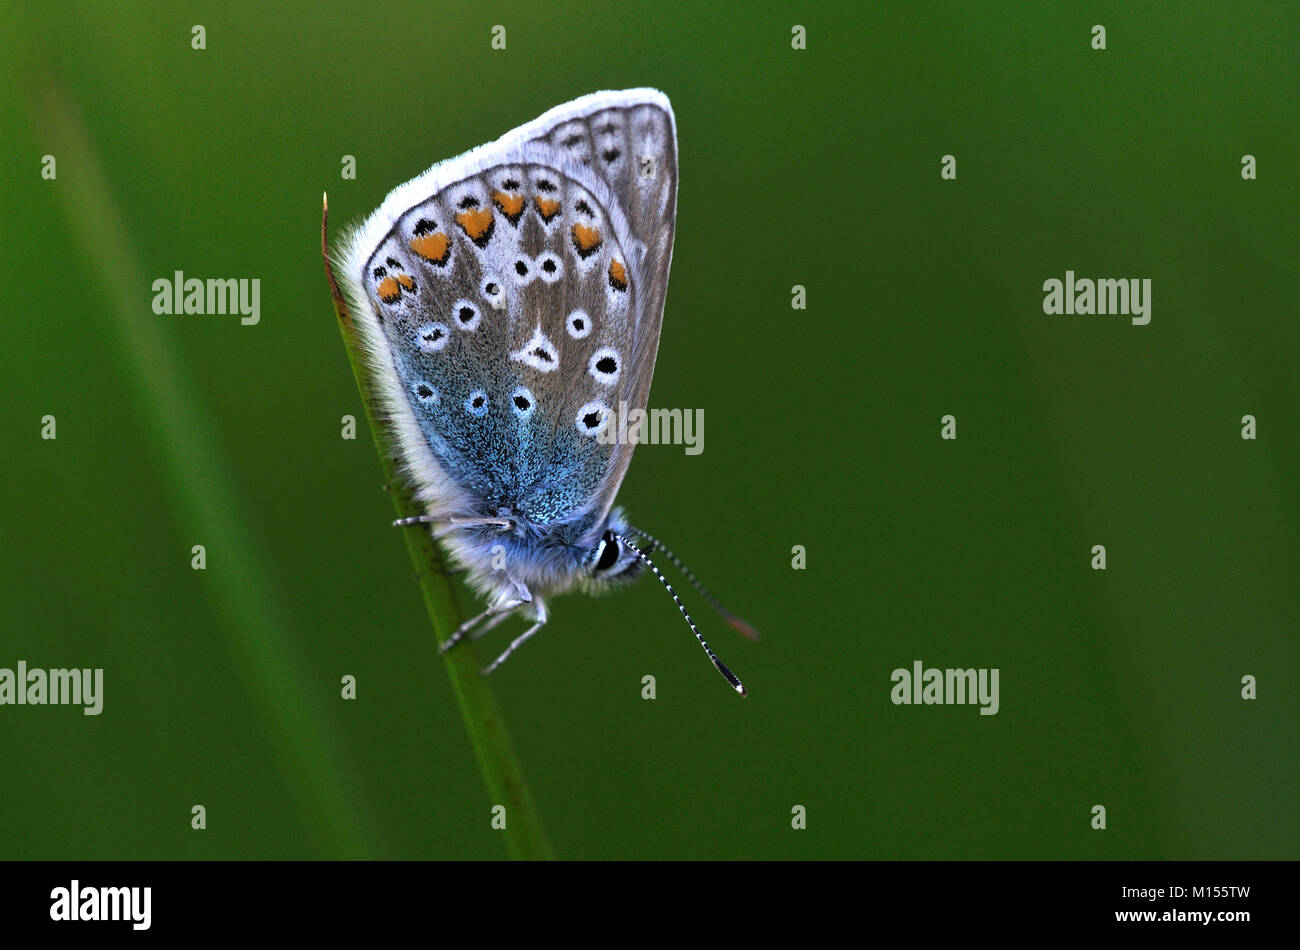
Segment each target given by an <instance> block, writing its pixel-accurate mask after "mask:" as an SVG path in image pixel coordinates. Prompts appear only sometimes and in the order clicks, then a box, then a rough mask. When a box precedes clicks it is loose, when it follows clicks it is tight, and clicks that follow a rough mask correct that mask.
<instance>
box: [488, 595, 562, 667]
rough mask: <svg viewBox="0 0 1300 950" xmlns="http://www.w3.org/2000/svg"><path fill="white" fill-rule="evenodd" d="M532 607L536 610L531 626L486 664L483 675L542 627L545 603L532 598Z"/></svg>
mask: <svg viewBox="0 0 1300 950" xmlns="http://www.w3.org/2000/svg"><path fill="white" fill-rule="evenodd" d="M533 609H534V610H535V611H536V617H537V622H536V623H535V624H533V625H532V626H531V627H529V628H528V629H527V630H525V631H524V632H523V633H521V634H520V635H519V636H517V637H515V638H514V640H512V641H511V642H510V646H508V647H506V648H505V650H504V651H502V653H501V655H500V656H499V657H497V658H496V659H495V660H493V661H492V662H491V663H489V664H488V665H487V667H486V668H485V669H484V670H483V675H484V676H487V675H488V674H489V673H491V672H492V671H493V670H495V669H496V668H497V667H498V666H500V665H501V664H502V663H504V662H505V661H506V658H507V657H509V656H510V654H511V653H514V652H515V650H517V649H519V647H520V645H522V644H523V642H524V641H525V640H527V639H528V638H529V637H531V636H532V635H533V634H534V633H536V632H537V631H538V630H541V629H542V627H543V626H544V625H545V624H546V604H545V603H543V602H542V601H541V600H534V601H533Z"/></svg>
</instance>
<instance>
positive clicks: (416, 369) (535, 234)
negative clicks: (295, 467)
mask: <svg viewBox="0 0 1300 950" xmlns="http://www.w3.org/2000/svg"><path fill="white" fill-rule="evenodd" d="M642 159H644V162H642V161H641V160H642ZM675 200H676V149H675V133H674V130H673V121H672V112H671V109H670V108H669V106H668V104H667V100H666V99H665V98H664V97H663V96H662V95H660V94H659V93H655V92H653V91H652V90H633V91H630V92H624V93H597V94H595V95H593V96H587V97H583V98H582V99H579V100H575V101H574V102H572V103H569V104H567V105H565V106H560V107H558V108H557V109H553V110H551V111H550V112H548V113H547V114H546V115H544V116H542V117H541V118H540V119H538V120H536V121H535V122H532V123H529V124H528V125H526V126H523V127H521V128H519V129H516V130H515V131H514V132H511V133H509V134H507V135H506V136H504V137H503V138H502V139H500V140H498V141H497V142H494V143H492V144H490V145H487V146H483V147H481V148H478V149H475V150H474V151H472V152H469V153H467V154H466V155H463V156H461V157H459V158H457V159H452V160H450V161H448V162H444V163H442V164H440V165H436V166H434V167H433V168H432V169H430V170H429V171H428V172H426V173H425V174H424V175H422V176H420V177H419V178H417V179H414V180H413V181H411V182H407V183H406V184H405V185H402V186H401V187H399V188H398V189H396V190H395V191H394V192H393V193H392V194H391V195H389V197H388V199H386V200H385V202H384V204H383V205H382V206H381V207H380V209H379V210H378V211H377V212H376V213H375V214H374V215H372V216H371V218H370V219H369V220H368V221H366V222H365V223H364V224H363V225H362V226H361V227H360V228H359V229H357V230H356V231H355V232H353V234H352V235H351V236H350V238H349V239H348V242H347V247H346V250H345V252H344V255H343V259H344V264H343V276H344V283H345V285H346V289H347V290H348V292H349V296H350V297H351V302H352V304H353V313H354V314H355V315H356V319H357V326H358V329H359V331H360V336H361V339H362V343H363V348H364V352H365V355H366V358H367V360H368V361H369V363H370V364H371V368H372V370H373V375H374V378H375V379H376V380H377V382H378V388H379V393H378V395H379V399H380V401H381V403H382V408H383V409H384V410H385V412H386V414H387V416H388V418H389V420H390V422H391V424H392V425H393V426H394V429H395V432H396V434H397V437H398V440H399V442H400V444H401V448H402V450H403V456H404V459H403V461H404V463H405V465H406V469H407V474H408V475H409V476H410V477H411V478H412V480H413V482H414V484H415V485H416V486H417V487H418V490H419V494H420V496H421V499H422V501H423V502H424V503H425V504H426V506H427V508H428V510H429V511H430V512H431V513H434V514H438V515H457V514H458V515H468V516H473V515H478V516H498V515H508V516H510V517H516V518H522V519H526V520H527V521H529V522H531V523H533V524H535V525H539V526H550V525H557V524H568V525H575V526H578V529H579V533H582V532H588V533H589V532H590V531H592V530H597V529H598V526H599V523H600V522H601V521H602V520H603V518H604V515H605V514H606V513H607V512H608V510H609V507H610V506H611V505H612V503H613V498H614V495H615V493H616V492H617V490H618V486H619V483H620V482H621V481H622V478H623V475H624V473H625V472H626V470H627V465H628V463H629V461H630V458H631V450H632V446H630V445H618V444H611V440H610V438H609V437H608V434H609V428H610V427H611V426H612V424H613V413H614V412H615V411H618V410H620V409H621V406H622V405H625V406H626V407H628V408H634V407H635V408H644V407H645V404H646V400H647V398H648V394H649V388H650V378H651V375H652V374H653V370H654V359H655V353H656V350H657V347H658V339H659V326H660V320H661V316H662V307H663V299H664V292H665V289H666V284H667V271H668V264H669V260H670V257H671V253H672V230H673V221H674V213H675Z"/></svg>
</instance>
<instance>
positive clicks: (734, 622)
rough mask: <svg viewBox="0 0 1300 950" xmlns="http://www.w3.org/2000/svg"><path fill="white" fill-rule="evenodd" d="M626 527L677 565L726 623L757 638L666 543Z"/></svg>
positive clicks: (629, 526)
mask: <svg viewBox="0 0 1300 950" xmlns="http://www.w3.org/2000/svg"><path fill="white" fill-rule="evenodd" d="M628 528H629V530H631V532H632V533H633V534H635V535H636V536H637V537H640V538H645V540H647V541H649V542H650V543H651V544H652V545H654V547H655V548H656V549H658V550H659V551H662V552H663V554H664V557H666V558H668V560H670V561H672V562H673V564H674V565H675V566H676V567H677V570H679V571H681V572H682V576H683V577H685V578H686V580H687V581H689V582H690V584H691V586H692V587H694V588H695V589H696V590H697V591H699V592H700V596H701V597H703V598H704V599H705V600H706V601H708V602H709V606H710V607H712V608H713V609H714V610H716V611H717V612H718V616H719V617H721V618H722V619H723V620H725V621H727V623H729V624H731V626H733V627H735V628H736V630H738V631H739V632H740V633H742V634H743V635H745V636H747V637H749V639H751V640H757V639H758V631H757V630H755V629H754V628H753V627H751V626H750V625H749V624H748V623H746V622H745V621H743V620H741V619H740V618H739V617H737V616H736V615H735V614H733V613H732V612H731V611H730V610H728V609H727V608H726V607H724V606H722V604H720V603H718V598H716V597H714V596H713V594H711V593H710V592H709V589H708V588H707V587H705V586H704V585H703V584H701V583H700V579H699V578H698V577H696V576H695V572H694V571H692V570H691V569H690V568H689V567H687V566H686V565H685V564H683V563H682V562H681V560H680V559H679V558H678V557H677V555H676V554H674V553H673V552H672V551H670V550H668V546H667V545H666V544H664V543H663V542H662V541H660V540H659V539H658V538H656V537H654V536H653V535H650V534H646V532H644V531H642V530H641V529H640V528H637V527H633V526H632V525H628Z"/></svg>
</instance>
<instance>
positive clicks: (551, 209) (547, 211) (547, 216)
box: [533, 197, 560, 224]
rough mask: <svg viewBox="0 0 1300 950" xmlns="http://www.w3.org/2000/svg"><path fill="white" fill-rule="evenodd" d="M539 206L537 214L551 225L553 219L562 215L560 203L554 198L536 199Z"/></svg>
mask: <svg viewBox="0 0 1300 950" xmlns="http://www.w3.org/2000/svg"><path fill="white" fill-rule="evenodd" d="M533 201H534V202H535V203H536V204H537V213H538V214H540V215H541V216H542V220H543V221H545V222H547V223H548V224H549V223H550V220H551V218H553V217H555V216H556V215H557V214H559V213H560V203H559V202H558V201H556V200H555V199H554V198H541V197H537V198H534V199H533Z"/></svg>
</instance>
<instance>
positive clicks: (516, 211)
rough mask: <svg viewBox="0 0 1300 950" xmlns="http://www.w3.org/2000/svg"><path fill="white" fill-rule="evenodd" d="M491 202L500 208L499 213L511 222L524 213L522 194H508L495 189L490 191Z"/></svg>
mask: <svg viewBox="0 0 1300 950" xmlns="http://www.w3.org/2000/svg"><path fill="white" fill-rule="evenodd" d="M492 203H493V204H495V205H496V206H497V207H498V208H500V209H501V213H502V214H504V215H505V216H506V220H508V221H509V222H510V223H511V224H514V223H515V222H516V221H518V220H519V216H520V215H521V214H523V213H524V196H523V195H508V194H506V193H505V192H504V191H495V192H493V193H492Z"/></svg>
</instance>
